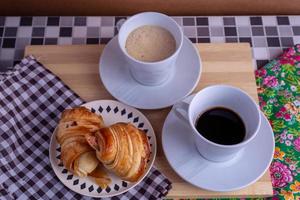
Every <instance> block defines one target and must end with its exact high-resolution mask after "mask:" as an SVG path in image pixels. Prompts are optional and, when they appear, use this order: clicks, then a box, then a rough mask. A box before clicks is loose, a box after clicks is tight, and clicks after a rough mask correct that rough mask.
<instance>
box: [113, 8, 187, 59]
mask: <svg viewBox="0 0 300 200" xmlns="http://www.w3.org/2000/svg"><path fill="white" fill-rule="evenodd" d="M145 14H155V15H160V16H161V17H165V18H168V19H169V20H170V21H171V22H172V23H173V24H174V25H175V26H176V27H177V28H178V30H179V32H180V42H179V46H178V48H177V49H176V51H174V52H173V53H172V55H170V56H169V57H167V58H165V59H163V60H159V61H156V62H144V61H140V60H137V59H135V58H134V57H132V56H131V55H129V54H128V53H127V52H126V51H124V49H123V48H122V47H121V41H120V37H119V34H120V33H121V32H122V31H123V30H124V29H125V28H124V27H125V25H126V23H129V21H132V20H134V19H136V18H138V17H140V16H141V15H145ZM145 25H146V24H145ZM171 34H172V33H171ZM118 44H119V47H120V49H121V51H122V52H123V53H124V54H125V55H126V56H127V57H128V58H129V59H131V60H133V61H135V62H137V63H139V64H143V65H153V64H161V63H163V62H165V61H166V60H169V59H173V58H174V57H175V56H176V55H177V54H178V52H179V51H180V49H181V47H182V44H183V32H182V30H181V28H180V26H179V25H178V24H177V22H176V21H175V20H174V19H173V18H171V17H169V16H168V15H165V14H163V13H159V12H142V13H138V14H135V15H133V16H131V17H130V18H129V19H127V20H126V21H125V22H124V24H123V25H122V26H121V28H120V30H119V33H118Z"/></svg>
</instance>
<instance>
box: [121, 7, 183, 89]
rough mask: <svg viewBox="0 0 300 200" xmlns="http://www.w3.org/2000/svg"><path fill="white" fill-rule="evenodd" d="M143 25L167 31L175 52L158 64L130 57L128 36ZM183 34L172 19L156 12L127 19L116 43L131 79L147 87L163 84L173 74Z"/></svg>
mask: <svg viewBox="0 0 300 200" xmlns="http://www.w3.org/2000/svg"><path fill="white" fill-rule="evenodd" d="M144 25H155V26H160V27H163V28H165V29H167V30H168V31H169V32H170V33H171V34H172V35H173V36H174V39H175V41H176V51H175V52H174V53H173V54H172V55H171V56H169V57H168V58H166V59H164V60H161V61H158V62H143V61H139V60H137V59H135V58H133V57H132V56H130V55H129V54H128V53H127V51H126V49H125V44H126V40H127V37H128V35H129V34H130V33H131V32H132V31H133V30H134V29H136V28H138V27H140V26H144ZM182 42H183V33H182V30H181V28H180V27H179V26H178V24H177V23H176V22H175V20H173V19H172V18H170V17H168V16H167V15H164V14H161V13H156V12H144V13H140V14H137V15H134V16H132V17H130V18H129V19H127V20H126V21H125V22H124V23H123V25H122V26H121V28H120V30H119V35H118V43H119V46H120V49H121V51H122V52H123V54H124V57H125V59H126V61H127V63H129V65H128V66H129V70H130V72H131V75H132V76H133V78H134V79H135V80H136V81H138V82H139V83H141V84H143V85H147V86H155V85H160V84H162V83H164V82H165V81H166V80H168V78H169V77H170V76H171V75H172V74H173V72H174V64H175V62H176V58H177V56H178V53H179V51H180V49H181V47H182Z"/></svg>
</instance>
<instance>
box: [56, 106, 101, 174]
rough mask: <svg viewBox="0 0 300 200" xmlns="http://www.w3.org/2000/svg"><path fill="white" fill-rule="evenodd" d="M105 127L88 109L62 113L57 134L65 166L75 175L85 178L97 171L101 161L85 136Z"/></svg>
mask: <svg viewBox="0 0 300 200" xmlns="http://www.w3.org/2000/svg"><path fill="white" fill-rule="evenodd" d="M103 126H104V123H103V119H102V117H101V116H98V115H96V114H94V113H92V112H90V111H89V110H88V109H87V108H84V107H78V108H74V109H67V110H65V111H64V112H63V113H62V116H61V119H60V121H59V124H58V127H57V133H56V140H57V141H58V143H59V144H60V145H61V160H62V162H63V165H64V166H65V167H66V168H67V169H68V170H69V171H71V172H73V173H74V174H76V175H78V176H81V177H84V176H87V175H88V174H89V173H91V172H92V171H93V170H94V169H96V167H97V165H98V163H99V161H98V159H97V158H96V154H95V150H94V149H93V148H91V146H90V145H89V144H88V143H87V141H86V139H85V136H86V135H90V134H93V133H94V132H95V131H98V130H99V129H100V128H101V127H103Z"/></svg>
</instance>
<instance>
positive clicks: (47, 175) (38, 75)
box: [0, 56, 171, 200]
mask: <svg viewBox="0 0 300 200" xmlns="http://www.w3.org/2000/svg"><path fill="white" fill-rule="evenodd" d="M82 103H84V101H83V100H82V99H80V97H79V96H78V95H77V94H75V93H74V92H73V91H72V90H70V88H69V87H68V86H66V85H65V84H64V83H63V82H62V81H61V80H60V79H59V78H58V77H56V76H55V75H53V74H52V73H51V72H50V71H49V70H47V69H45V68H44V67H43V66H42V65H41V64H40V63H38V62H37V61H36V59H35V58H34V57H32V56H29V57H27V58H24V59H23V60H22V61H21V63H20V64H18V65H16V66H15V68H14V71H11V72H9V73H8V74H6V75H5V76H4V78H3V79H2V80H0V127H1V128H0V199H22V200H23V199H90V198H88V197H84V196H81V195H79V194H77V193H75V192H73V191H71V190H70V189H68V188H67V187H65V186H64V185H63V184H62V183H61V182H60V181H59V180H58V178H57V177H56V175H55V174H54V172H53V170H52V168H51V165H50V161H49V152H48V149H49V142H50V137H51V134H52V132H53V130H54V128H55V127H56V125H57V122H58V120H59V117H60V113H61V112H62V111H63V110H64V109H66V108H70V107H74V106H78V105H81V104H82ZM170 188H171V183H170V181H169V180H168V179H167V178H166V177H165V176H164V175H163V174H161V173H160V172H159V171H158V170H156V169H154V168H152V169H151V171H150V173H149V174H148V176H147V177H146V178H145V179H144V180H143V181H142V182H141V183H140V184H139V185H138V186H136V187H135V188H133V189H131V190H129V191H128V192H126V193H125V194H123V195H119V196H116V197H114V198H113V199H159V198H162V197H163V196H165V195H166V194H167V192H168V190H169V189H170Z"/></svg>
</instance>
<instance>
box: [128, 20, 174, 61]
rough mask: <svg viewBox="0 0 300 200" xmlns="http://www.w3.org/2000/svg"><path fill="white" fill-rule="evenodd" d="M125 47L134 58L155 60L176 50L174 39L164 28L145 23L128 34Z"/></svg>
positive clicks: (162, 58) (166, 56)
mask: <svg viewBox="0 0 300 200" xmlns="http://www.w3.org/2000/svg"><path fill="white" fill-rule="evenodd" d="M125 48H126V51H127V53H128V54H129V55H130V56H132V57H133V58H135V59H136V60H139V61H143V62H157V61H161V60H164V59H166V58H168V57H170V56H171V55H172V54H173V53H174V52H175V51H176V41H175V39H174V37H173V35H172V34H171V33H170V32H169V31H168V30H166V29H165V28H162V27H160V26H152V25H146V26H141V27H139V28H136V29H135V30H133V31H132V32H131V33H130V34H129V35H128V37H127V40H126V45H125Z"/></svg>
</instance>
